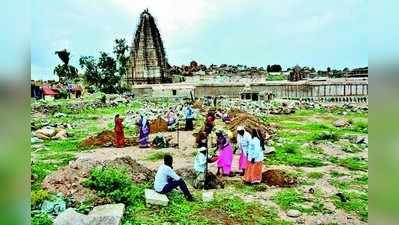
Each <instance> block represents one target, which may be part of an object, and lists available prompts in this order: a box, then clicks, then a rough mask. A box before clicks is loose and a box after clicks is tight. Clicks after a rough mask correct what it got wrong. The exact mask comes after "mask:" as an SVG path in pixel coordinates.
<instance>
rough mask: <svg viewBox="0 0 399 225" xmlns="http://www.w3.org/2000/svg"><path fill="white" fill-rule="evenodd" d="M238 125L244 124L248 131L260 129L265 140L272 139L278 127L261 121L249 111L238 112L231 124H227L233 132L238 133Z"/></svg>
mask: <svg viewBox="0 0 399 225" xmlns="http://www.w3.org/2000/svg"><path fill="white" fill-rule="evenodd" d="M238 126H243V127H244V128H245V129H246V130H247V131H252V129H254V128H257V129H259V130H260V131H261V133H262V134H263V137H264V138H265V140H268V139H270V138H271V136H272V135H273V134H274V133H275V132H276V131H277V129H276V127H274V126H271V125H266V124H264V123H263V122H261V121H259V120H258V118H256V117H255V116H253V115H251V114H248V113H239V114H237V115H236V116H235V117H234V118H233V120H232V121H231V122H230V124H228V125H227V127H228V128H229V130H230V131H232V132H233V133H236V130H237V127H238Z"/></svg>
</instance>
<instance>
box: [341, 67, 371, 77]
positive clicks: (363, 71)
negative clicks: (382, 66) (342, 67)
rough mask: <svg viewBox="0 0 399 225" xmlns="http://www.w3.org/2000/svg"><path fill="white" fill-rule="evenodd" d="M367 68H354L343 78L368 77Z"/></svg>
mask: <svg viewBox="0 0 399 225" xmlns="http://www.w3.org/2000/svg"><path fill="white" fill-rule="evenodd" d="M368 76H369V67H368V66H367V67H361V68H355V69H353V70H351V71H349V72H347V73H346V74H345V77H368Z"/></svg>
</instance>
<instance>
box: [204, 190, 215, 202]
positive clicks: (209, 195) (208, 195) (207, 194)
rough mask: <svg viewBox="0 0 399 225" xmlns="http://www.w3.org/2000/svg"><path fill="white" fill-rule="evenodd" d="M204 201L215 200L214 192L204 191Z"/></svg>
mask: <svg viewBox="0 0 399 225" xmlns="http://www.w3.org/2000/svg"><path fill="white" fill-rule="evenodd" d="M202 201H204V202H211V201H213V192H211V191H205V192H203V193H202Z"/></svg>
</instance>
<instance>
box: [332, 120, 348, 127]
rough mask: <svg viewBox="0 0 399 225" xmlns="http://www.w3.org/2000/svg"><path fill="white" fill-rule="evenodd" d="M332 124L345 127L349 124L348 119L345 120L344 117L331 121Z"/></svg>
mask: <svg viewBox="0 0 399 225" xmlns="http://www.w3.org/2000/svg"><path fill="white" fill-rule="evenodd" d="M333 125H334V126H335V127H346V126H348V125H349V121H348V120H346V119H339V120H336V121H335V122H334V123H333Z"/></svg>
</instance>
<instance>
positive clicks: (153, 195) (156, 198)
mask: <svg viewBox="0 0 399 225" xmlns="http://www.w3.org/2000/svg"><path fill="white" fill-rule="evenodd" d="M144 195H145V202H146V204H147V205H162V206H167V205H168V203H169V199H168V197H166V195H163V194H159V193H157V192H156V191H154V190H151V189H145V193H144Z"/></svg>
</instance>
